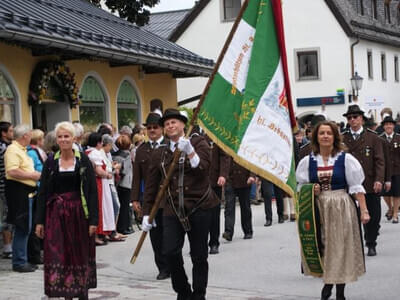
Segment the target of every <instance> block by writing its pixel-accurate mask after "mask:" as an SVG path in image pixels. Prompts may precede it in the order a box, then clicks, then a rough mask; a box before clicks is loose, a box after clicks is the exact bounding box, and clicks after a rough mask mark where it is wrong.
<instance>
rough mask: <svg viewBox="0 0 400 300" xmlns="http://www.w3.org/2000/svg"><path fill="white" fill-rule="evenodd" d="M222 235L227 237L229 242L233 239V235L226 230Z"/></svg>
mask: <svg viewBox="0 0 400 300" xmlns="http://www.w3.org/2000/svg"><path fill="white" fill-rule="evenodd" d="M222 237H223V238H224V239H226V240H227V241H228V242H230V241H232V235H231V234H230V233H228V232H226V231H225V232H224V233H223V234H222Z"/></svg>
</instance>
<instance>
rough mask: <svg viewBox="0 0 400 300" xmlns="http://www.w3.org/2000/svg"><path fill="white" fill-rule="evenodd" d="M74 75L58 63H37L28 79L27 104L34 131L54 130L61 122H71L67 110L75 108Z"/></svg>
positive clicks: (76, 98) (76, 102) (76, 100)
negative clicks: (35, 129)
mask: <svg viewBox="0 0 400 300" xmlns="http://www.w3.org/2000/svg"><path fill="white" fill-rule="evenodd" d="M74 77H75V74H72V73H71V72H70V70H69V67H67V66H66V65H65V63H64V62H61V61H46V62H40V63H39V64H38V65H37V66H36V68H35V70H34V72H33V74H32V78H31V84H30V88H29V103H30V104H31V105H32V123H33V128H40V129H42V130H43V131H50V130H53V129H54V127H55V125H56V124H57V123H58V122H61V121H71V111H70V107H74V106H75V105H77V104H78V88H77V87H76V82H75V78H74Z"/></svg>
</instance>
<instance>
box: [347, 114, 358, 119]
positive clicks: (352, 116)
mask: <svg viewBox="0 0 400 300" xmlns="http://www.w3.org/2000/svg"><path fill="white" fill-rule="evenodd" d="M358 117H359V115H351V116H347V120H351V119H357V118H358Z"/></svg>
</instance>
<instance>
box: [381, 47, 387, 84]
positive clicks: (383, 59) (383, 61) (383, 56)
mask: <svg viewBox="0 0 400 300" xmlns="http://www.w3.org/2000/svg"><path fill="white" fill-rule="evenodd" d="M381 74H382V81H386V79H387V74H386V54H385V53H382V54H381Z"/></svg>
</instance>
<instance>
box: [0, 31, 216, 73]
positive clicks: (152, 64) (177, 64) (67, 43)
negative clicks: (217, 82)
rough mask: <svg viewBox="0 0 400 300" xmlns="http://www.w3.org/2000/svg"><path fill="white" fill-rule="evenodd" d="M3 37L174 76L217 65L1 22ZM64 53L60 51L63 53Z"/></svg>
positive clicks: (27, 44)
mask: <svg viewBox="0 0 400 300" xmlns="http://www.w3.org/2000/svg"><path fill="white" fill-rule="evenodd" d="M0 38H2V39H3V40H5V41H13V42H17V43H21V44H24V45H26V46H27V47H30V46H31V47H32V48H34V47H36V48H37V47H46V48H54V49H59V50H60V51H61V53H62V52H64V51H65V52H68V53H76V54H79V55H86V56H89V57H91V58H98V59H104V60H107V61H109V62H113V63H115V65H117V64H120V65H125V66H126V65H142V66H145V67H149V68H152V70H160V72H171V73H172V74H173V75H174V77H197V76H204V77H208V76H209V75H210V74H211V72H212V70H213V66H205V65H200V64H195V63H188V62H185V61H180V60H179V58H177V59H172V58H171V57H168V58H163V57H161V56H155V55H151V54H146V53H135V52H133V51H132V50H130V49H121V48H118V47H115V46H114V47H111V48H110V47H102V46H98V45H90V44H88V43H83V42H79V41H74V40H72V39H71V40H66V39H62V38H57V37H49V36H42V35H39V34H37V33H33V32H24V31H18V30H13V29H10V28H5V27H3V26H0ZM61 53H60V54H61Z"/></svg>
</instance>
